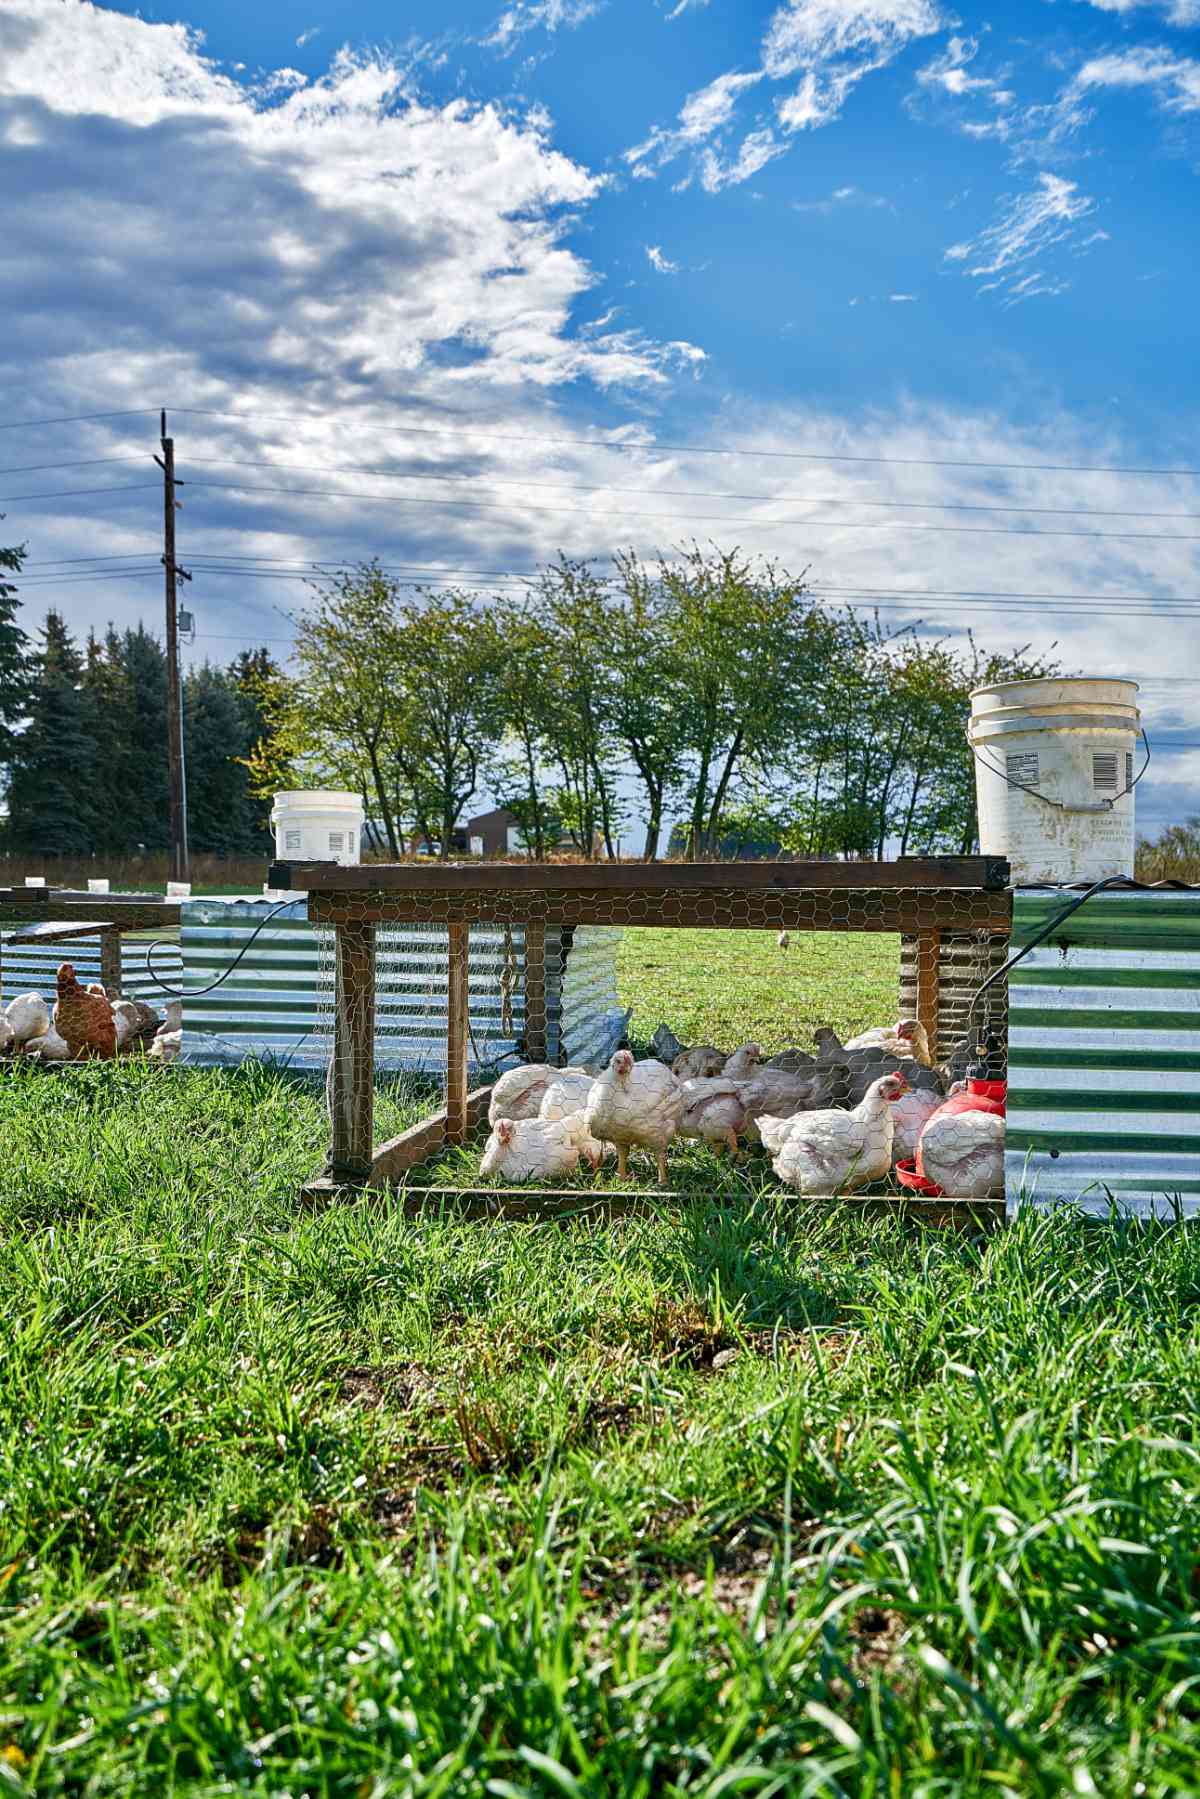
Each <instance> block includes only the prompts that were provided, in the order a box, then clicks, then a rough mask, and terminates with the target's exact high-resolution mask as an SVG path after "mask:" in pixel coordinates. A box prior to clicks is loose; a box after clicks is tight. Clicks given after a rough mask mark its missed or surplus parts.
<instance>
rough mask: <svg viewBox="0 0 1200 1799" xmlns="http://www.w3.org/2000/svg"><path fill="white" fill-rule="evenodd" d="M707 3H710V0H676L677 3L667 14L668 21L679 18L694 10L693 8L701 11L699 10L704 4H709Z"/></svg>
mask: <svg viewBox="0 0 1200 1799" xmlns="http://www.w3.org/2000/svg"><path fill="white" fill-rule="evenodd" d="M707 5H708V0H676V4H675V5H674V6H673V7H672V8H671V10H670V12H669V13H668V14H667V19H668V21H670V20H671V19H678V18H680V17H681V16H682V14H684V13H685V12H692V11H693V10H694V11H696V12H699V10H700V8H701V7H702V6H707Z"/></svg>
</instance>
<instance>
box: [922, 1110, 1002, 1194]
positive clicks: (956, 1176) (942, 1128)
mask: <svg viewBox="0 0 1200 1799" xmlns="http://www.w3.org/2000/svg"><path fill="white" fill-rule="evenodd" d="M921 1166H922V1168H923V1169H924V1171H925V1178H926V1180H929V1181H933V1182H934V1183H935V1184H936V1185H937V1186H939V1187H940V1188H941V1190H942V1192H943V1193H944V1194H946V1196H947V1197H948V1198H949V1199H997V1198H999V1197H1000V1196H1001V1195H1002V1194H1003V1192H1004V1119H1003V1117H1002V1116H1001V1114H1000V1113H999V1112H948V1113H946V1114H945V1115H944V1116H943V1117H941V1118H931V1119H930V1120H929V1122H928V1124H927V1125H926V1126H925V1128H924V1130H923V1131H922V1132H921Z"/></svg>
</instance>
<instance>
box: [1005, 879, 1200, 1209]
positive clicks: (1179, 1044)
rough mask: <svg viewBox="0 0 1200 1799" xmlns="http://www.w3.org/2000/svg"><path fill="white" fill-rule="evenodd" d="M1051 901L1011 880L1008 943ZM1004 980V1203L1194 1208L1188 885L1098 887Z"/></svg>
mask: <svg viewBox="0 0 1200 1799" xmlns="http://www.w3.org/2000/svg"><path fill="white" fill-rule="evenodd" d="M1063 899H1064V895H1063V892H1062V890H1061V889H1053V890H1049V891H1048V890H1046V889H1039V888H1019V889H1018V890H1017V892H1016V894H1015V896H1014V903H1013V947H1014V949H1017V948H1019V947H1020V946H1021V944H1022V943H1026V942H1028V941H1029V939H1030V938H1031V937H1032V936H1034V935H1035V934H1036V932H1037V931H1038V930H1039V929H1040V928H1042V927H1043V926H1044V925H1045V924H1046V922H1047V921H1048V920H1049V918H1051V917H1052V916H1053V914H1054V913H1055V912H1056V911H1057V910H1059V909H1060V908H1061V906H1062V904H1063ZM1009 981H1010V991H1009V1075H1008V1080H1009V1086H1008V1140H1007V1146H1006V1157H1005V1163H1006V1167H1005V1176H1006V1187H1007V1197H1008V1204H1009V1208H1010V1210H1011V1209H1012V1208H1013V1207H1014V1206H1015V1205H1016V1204H1017V1203H1018V1202H1019V1201H1021V1200H1024V1201H1026V1202H1027V1203H1028V1202H1032V1203H1033V1204H1035V1205H1048V1204H1053V1203H1055V1202H1061V1201H1064V1200H1069V1201H1072V1202H1075V1203H1078V1204H1079V1205H1081V1206H1082V1207H1084V1209H1085V1210H1087V1211H1090V1212H1096V1213H1106V1212H1107V1211H1108V1210H1109V1208H1110V1206H1111V1205H1112V1204H1113V1202H1114V1201H1115V1202H1117V1203H1118V1204H1119V1205H1121V1206H1122V1207H1123V1208H1125V1209H1128V1210H1132V1211H1136V1212H1143V1213H1145V1212H1156V1213H1169V1212H1172V1211H1174V1210H1175V1209H1176V1208H1177V1207H1179V1208H1182V1210H1183V1211H1185V1212H1194V1211H1197V1210H1200V889H1193V890H1191V891H1186V892H1173V891H1170V890H1165V889H1161V888H1155V889H1148V888H1144V887H1143V888H1139V887H1135V886H1133V885H1132V884H1131V886H1130V888H1129V889H1128V890H1125V891H1122V890H1116V891H1110V892H1106V893H1103V894H1099V895H1097V896H1096V897H1095V898H1094V899H1090V900H1089V901H1088V902H1087V904H1086V905H1085V906H1082V907H1081V908H1080V909H1079V910H1078V911H1077V912H1076V913H1075V914H1074V915H1073V916H1072V917H1071V918H1069V919H1068V920H1067V921H1066V922H1065V923H1064V924H1063V925H1062V926H1061V927H1060V928H1059V929H1058V930H1056V931H1055V932H1054V933H1053V934H1052V935H1051V936H1050V938H1049V939H1048V940H1047V941H1046V943H1045V944H1043V945H1042V946H1040V947H1039V948H1037V949H1035V950H1032V951H1031V952H1030V954H1029V955H1028V956H1027V957H1026V958H1025V960H1024V961H1022V962H1021V963H1020V964H1019V965H1018V966H1017V967H1015V968H1014V969H1013V970H1012V971H1011V974H1010V976H1009Z"/></svg>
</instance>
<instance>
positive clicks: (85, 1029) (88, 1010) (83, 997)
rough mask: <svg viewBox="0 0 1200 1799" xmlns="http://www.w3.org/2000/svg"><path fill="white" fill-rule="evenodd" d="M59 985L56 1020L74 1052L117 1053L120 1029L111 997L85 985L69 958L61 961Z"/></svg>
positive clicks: (90, 1054) (67, 1043) (108, 1055)
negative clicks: (76, 976) (115, 1021)
mask: <svg viewBox="0 0 1200 1799" xmlns="http://www.w3.org/2000/svg"><path fill="white" fill-rule="evenodd" d="M57 985H58V1004H57V1005H56V1006H55V1008H54V1023H55V1026H56V1028H57V1030H58V1034H59V1036H60V1037H61V1038H62V1039H63V1041H64V1043H65V1044H66V1045H67V1048H68V1049H69V1050H70V1052H71V1054H72V1056H101V1057H104V1058H105V1059H106V1060H107V1059H109V1058H111V1057H113V1056H115V1055H116V1053H117V1031H116V1025H115V1023H114V1021H113V1011H112V1006H111V1005H110V1004H109V1002H108V1000H107V999H106V998H105V997H104V996H103V995H102V994H100V993H91V992H89V991H88V989H87V988H86V987H81V986H80V984H79V982H78V980H77V979H76V978H75V970H74V969H73V968H72V966H71V964H70V963H69V962H61V963H60V964H59V969H58V983H57Z"/></svg>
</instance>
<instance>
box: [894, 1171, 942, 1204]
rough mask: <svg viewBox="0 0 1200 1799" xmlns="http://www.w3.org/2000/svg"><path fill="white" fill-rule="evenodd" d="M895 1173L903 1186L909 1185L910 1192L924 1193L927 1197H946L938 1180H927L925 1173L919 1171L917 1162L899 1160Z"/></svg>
mask: <svg viewBox="0 0 1200 1799" xmlns="http://www.w3.org/2000/svg"><path fill="white" fill-rule="evenodd" d="M895 1175H896V1179H897V1180H898V1181H899V1183H900V1185H901V1186H902V1187H907V1188H908V1190H909V1192H910V1193H923V1194H924V1195H925V1196H926V1198H927V1199H941V1198H943V1197H944V1196H943V1193H942V1189H941V1188H940V1187H939V1186H938V1185H937V1184H936V1182H934V1181H927V1180H926V1179H925V1176H924V1175H923V1174H918V1173H917V1165H916V1163H915V1162H897V1163H896V1167H895Z"/></svg>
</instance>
